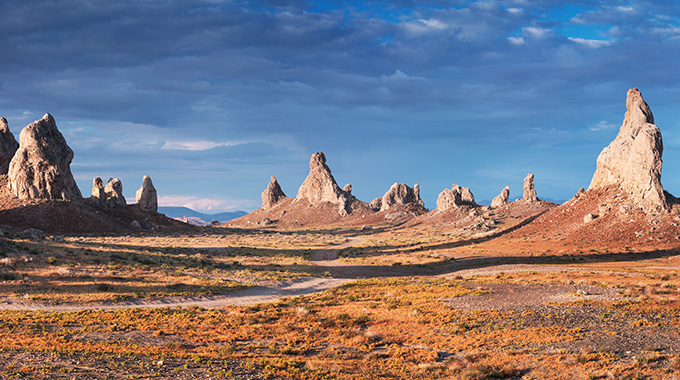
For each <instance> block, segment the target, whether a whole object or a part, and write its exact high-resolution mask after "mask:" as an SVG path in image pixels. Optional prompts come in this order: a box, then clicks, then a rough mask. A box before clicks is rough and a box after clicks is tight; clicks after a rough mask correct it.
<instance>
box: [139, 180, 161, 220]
mask: <svg viewBox="0 0 680 380" xmlns="http://www.w3.org/2000/svg"><path fill="white" fill-rule="evenodd" d="M135 198H136V200H137V204H138V205H139V208H140V209H142V210H143V211H148V212H156V211H158V193H156V188H155V187H154V186H153V182H151V177H149V176H148V175H145V176H144V179H143V180H142V187H140V188H139V190H137V192H136V193H135Z"/></svg>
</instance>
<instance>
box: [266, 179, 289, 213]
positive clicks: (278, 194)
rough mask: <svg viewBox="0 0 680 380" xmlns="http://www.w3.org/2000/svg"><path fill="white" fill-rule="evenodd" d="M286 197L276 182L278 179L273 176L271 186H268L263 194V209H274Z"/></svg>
mask: <svg viewBox="0 0 680 380" xmlns="http://www.w3.org/2000/svg"><path fill="white" fill-rule="evenodd" d="M285 197H286V194H285V193H284V192H283V190H281V186H280V185H279V183H278V181H276V177H274V176H272V178H271V181H269V185H267V188H266V189H264V191H263V192H262V209H263V210H267V209H270V208H272V207H273V206H274V205H275V204H276V203H278V202H279V201H280V200H281V199H283V198H285Z"/></svg>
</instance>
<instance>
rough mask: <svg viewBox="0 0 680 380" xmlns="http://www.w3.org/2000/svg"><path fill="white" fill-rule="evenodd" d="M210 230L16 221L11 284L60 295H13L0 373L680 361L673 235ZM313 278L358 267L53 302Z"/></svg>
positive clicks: (272, 372) (665, 372)
mask: <svg viewBox="0 0 680 380" xmlns="http://www.w3.org/2000/svg"><path fill="white" fill-rule="evenodd" d="M520 220H521V219H519V218H510V217H509V218H508V219H507V220H505V221H503V222H502V223H504V224H501V225H502V226H511V225H512V224H513V223H517V222H518V221H520ZM204 231H205V232H206V233H204V234H196V235H168V236H100V237H97V236H89V237H82V236H80V237H78V236H74V237H66V238H65V239H64V240H63V241H61V239H59V238H56V239H55V240H56V241H52V240H44V241H40V242H35V241H29V240H26V239H23V238H20V237H19V235H17V234H14V235H13V234H6V236H5V238H3V239H2V240H0V256H3V257H2V258H1V259H2V261H1V262H0V263H1V264H0V276H1V278H2V282H1V283H0V300H2V301H4V302H6V303H7V302H11V303H14V304H16V303H20V304H23V305H24V306H31V305H34V306H35V305H41V307H42V308H43V309H42V310H33V311H31V310H10V309H6V310H2V311H0V342H1V343H0V358H2V359H0V376H2V377H12V376H16V377H33V378H60V377H62V378H73V376H74V375H79V376H85V377H93V378H105V377H106V376H108V375H109V374H111V373H117V374H121V375H125V376H128V377H130V378H148V377H155V378H192V377H203V378H206V377H208V376H210V377H217V378H220V377H222V378H236V379H251V378H294V379H336V378H337V379H365V378H367V376H370V377H371V378H408V379H434V378H460V379H499V378H508V379H519V378H522V379H542V378H577V379H578V378H583V379H597V378H602V379H606V378H617V379H618V378H623V379H625V378H629V379H637V378H644V379H665V378H673V376H675V375H676V374H677V373H680V339H678V338H679V337H678V332H679V331H680V330H679V329H678V328H679V327H680V326H679V324H680V313H679V312H678V307H680V291H679V289H680V275H679V274H678V271H679V270H680V257H678V255H677V250H676V249H674V248H673V247H672V246H669V245H668V244H664V245H660V246H659V247H656V246H652V247H650V246H647V247H645V248H644V249H642V248H641V247H626V246H622V247H617V246H616V245H613V244H608V245H606V246H605V244H602V246H598V247H595V248H587V247H586V246H581V245H578V244H571V245H568V244H566V243H565V244H562V245H559V244H557V245H555V244H553V242H546V241H532V240H530V239H526V238H524V237H523V236H514V235H513V236H504V235H498V234H496V235H495V232H494V231H490V232H488V233H485V234H473V235H471V234H468V235H464V234H459V235H451V234H449V233H447V231H446V230H445V229H444V228H442V227H441V226H440V227H429V226H427V225H424V224H423V225H413V226H397V227H394V228H387V227H386V228H384V229H374V230H371V231H366V230H362V229H360V228H359V227H356V228H355V229H343V230H335V231H332V230H328V231H297V232H284V231H279V232H276V231H266V230H256V229H252V230H237V229H212V228H206V229H205V230H204ZM341 244H343V245H345V247H344V248H342V249H340V251H339V252H337V254H338V256H339V257H340V259H341V260H340V261H337V260H335V261H332V262H325V261H321V262H318V261H316V262H315V261H314V259H315V253H316V252H318V251H319V250H320V249H327V250H328V249H332V248H333V247H334V246H338V245H341ZM328 252H335V251H333V250H331V251H328ZM317 259H318V257H317ZM309 276H335V277H343V278H350V279H353V280H354V281H351V282H348V283H346V284H344V285H342V286H340V287H337V288H334V289H330V290H327V291H324V292H322V293H315V294H308V295H303V296H299V297H295V298H282V299H280V300H279V301H277V302H273V303H266V304H257V305H250V306H224V307H221V308H217V309H202V308H199V307H185V308H154V309H121V310H81V311H72V312H56V311H50V310H46V309H45V308H49V305H53V304H62V305H63V304H69V305H84V306H87V305H96V304H97V303H99V302H109V303H110V302H113V301H120V300H127V301H130V300H133V301H139V302H144V301H145V300H152V299H158V298H163V297H179V296H204V295H211V294H230V293H238V292H239V291H240V289H244V288H245V287H250V286H255V285H268V286H276V284H278V283H281V282H282V281H285V280H290V279H301V278H309ZM363 277H376V278H370V279H362V278H363Z"/></svg>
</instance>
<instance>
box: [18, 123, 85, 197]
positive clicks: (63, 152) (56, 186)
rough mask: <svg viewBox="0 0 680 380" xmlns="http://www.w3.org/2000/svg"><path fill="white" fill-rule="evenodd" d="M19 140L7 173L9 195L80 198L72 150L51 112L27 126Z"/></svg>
mask: <svg viewBox="0 0 680 380" xmlns="http://www.w3.org/2000/svg"><path fill="white" fill-rule="evenodd" d="M19 142H20V144H19V149H17V151H16V153H15V154H14V157H13V158H12V161H11V162H10V165H9V170H8V173H7V174H8V179H9V190H10V193H11V194H12V195H14V196H16V197H18V198H20V199H50V200H76V199H81V198H82V195H81V193H80V190H79V189H78V186H77V185H76V182H75V180H74V179H73V174H71V167H70V165H71V161H72V160H73V151H72V150H71V148H69V146H68V144H66V140H65V139H64V136H63V135H62V134H61V133H60V132H59V129H58V128H57V124H56V122H55V121H54V118H53V117H52V116H51V115H50V114H45V116H43V118H42V119H40V120H37V121H35V122H33V123H31V124H29V125H28V126H26V127H25V128H24V129H23V130H22V131H21V134H20V135H19Z"/></svg>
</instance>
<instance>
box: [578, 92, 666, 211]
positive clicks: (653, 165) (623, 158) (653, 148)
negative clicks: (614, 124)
mask: <svg viewBox="0 0 680 380" xmlns="http://www.w3.org/2000/svg"><path fill="white" fill-rule="evenodd" d="M662 155H663V141H662V139H661V131H659V128H658V127H657V126H656V125H654V116H653V115H652V111H651V110H650V109H649V106H648V105H647V103H646V102H645V101H644V99H643V98H642V94H640V91H638V89H637V88H633V89H631V90H628V94H627V98H626V114H625V116H624V119H623V124H622V125H621V128H620V129H619V133H618V135H617V136H616V138H615V139H614V140H613V141H612V142H611V143H610V144H609V146H607V147H606V148H604V149H603V150H602V152H601V153H600V155H599V156H598V157H597V169H596V170H595V174H594V175H593V179H592V181H591V182H590V186H589V187H588V190H591V189H597V188H601V187H605V186H610V185H618V186H619V187H620V188H621V189H622V190H623V191H624V192H626V193H627V194H628V195H629V196H630V197H631V198H632V200H633V201H634V202H635V203H636V204H638V205H639V206H641V207H642V208H643V209H645V210H659V209H664V208H666V197H665V195H664V191H663V186H661V166H662V160H661V156H662Z"/></svg>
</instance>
